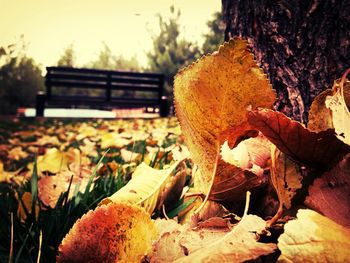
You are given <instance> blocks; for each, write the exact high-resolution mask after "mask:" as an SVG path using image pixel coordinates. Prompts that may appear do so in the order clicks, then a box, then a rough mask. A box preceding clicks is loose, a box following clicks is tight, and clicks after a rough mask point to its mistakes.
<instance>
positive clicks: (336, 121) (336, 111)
mask: <svg viewBox="0 0 350 263" xmlns="http://www.w3.org/2000/svg"><path fill="white" fill-rule="evenodd" d="M348 72H349V70H348V71H347V72H346V73H345V74H344V76H343V78H342V79H341V80H340V81H338V82H337V81H336V82H335V83H334V86H333V94H334V95H333V96H327V98H326V102H325V103H326V106H327V108H328V109H330V110H331V112H332V121H333V126H334V128H335V131H336V133H337V137H338V139H339V140H342V141H343V142H344V143H346V144H348V145H350V112H349V107H350V104H349V105H348V104H347V102H348V103H349V100H350V94H349V91H348V90H350V81H349V80H347V79H346V75H347V73H348ZM345 89H347V90H346V91H345Z"/></svg>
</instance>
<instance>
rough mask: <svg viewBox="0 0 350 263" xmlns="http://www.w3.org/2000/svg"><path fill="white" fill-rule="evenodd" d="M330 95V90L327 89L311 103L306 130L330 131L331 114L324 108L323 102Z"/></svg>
mask: <svg viewBox="0 0 350 263" xmlns="http://www.w3.org/2000/svg"><path fill="white" fill-rule="evenodd" d="M330 95H332V90H331V89H327V90H325V91H323V92H322V93H320V94H319V95H318V96H317V97H316V98H315V99H314V100H313V102H312V104H311V107H310V110H309V122H308V124H307V127H308V129H310V130H311V131H314V132H320V131H325V130H328V129H332V128H334V127H333V123H332V113H331V111H330V110H329V109H328V108H327V107H326V104H325V101H326V98H327V96H330Z"/></svg>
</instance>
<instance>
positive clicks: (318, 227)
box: [278, 209, 350, 263]
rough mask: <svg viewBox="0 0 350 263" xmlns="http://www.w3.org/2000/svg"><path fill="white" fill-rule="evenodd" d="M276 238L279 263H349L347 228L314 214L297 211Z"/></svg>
mask: <svg viewBox="0 0 350 263" xmlns="http://www.w3.org/2000/svg"><path fill="white" fill-rule="evenodd" d="M297 217H298V219H296V220H291V221H289V222H288V223H287V224H286V225H285V226H284V233H283V234H282V235H281V236H280V237H279V239H278V248H279V249H280V250H281V252H282V254H281V256H280V257H279V259H278V261H279V262H293V263H298V262H300V263H304V262H318V263H322V262H349V259H350V229H348V228H345V227H343V226H340V225H338V224H336V223H334V222H333V221H332V220H330V219H329V218H327V217H324V216H322V215H320V214H318V213H316V212H315V211H312V210H307V209H300V210H299V211H298V214H297Z"/></svg>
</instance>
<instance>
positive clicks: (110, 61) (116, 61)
mask: <svg viewBox="0 0 350 263" xmlns="http://www.w3.org/2000/svg"><path fill="white" fill-rule="evenodd" d="M87 67H89V68H95V69H110V70H127V71H140V70H141V67H140V65H139V63H138V61H137V59H136V57H131V58H125V57H123V56H122V55H119V56H116V55H113V53H112V50H111V49H110V47H109V46H108V45H107V44H106V43H103V44H102V48H101V50H100V52H99V54H98V57H97V59H95V60H94V61H92V62H90V63H89V64H88V65H87Z"/></svg>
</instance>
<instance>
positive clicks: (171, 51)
mask: <svg viewBox="0 0 350 263" xmlns="http://www.w3.org/2000/svg"><path fill="white" fill-rule="evenodd" d="M180 15H181V13H180V11H179V10H178V11H176V10H175V8H174V7H173V6H172V7H170V17H169V19H168V20H165V19H164V18H163V17H162V16H161V15H160V14H159V15H158V19H159V29H160V32H159V34H157V35H154V36H153V46H152V49H151V51H149V52H148V53H147V58H148V63H149V70H150V71H155V72H161V73H163V74H164V75H165V84H166V86H167V91H168V92H169V93H170V92H171V89H172V86H173V79H174V76H175V74H176V72H177V71H178V70H179V69H180V68H182V67H184V66H185V65H188V64H190V63H191V62H193V61H194V60H195V59H196V58H198V57H199V53H200V52H199V48H198V46H197V44H196V43H193V42H191V41H188V40H186V39H184V38H182V37H181V35H180V25H179V22H178V20H179V18H180Z"/></svg>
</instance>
